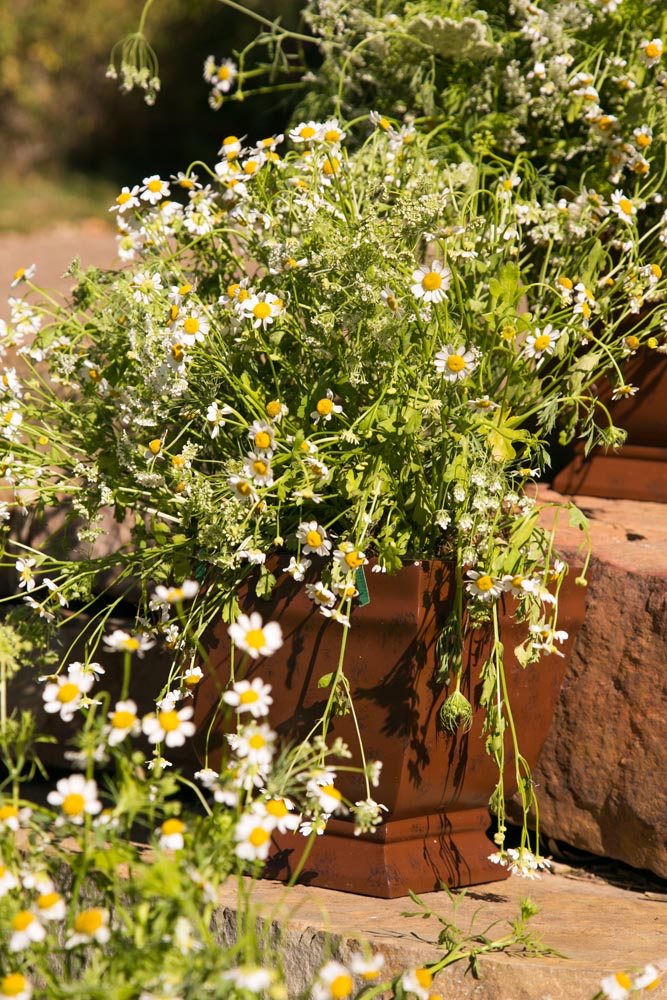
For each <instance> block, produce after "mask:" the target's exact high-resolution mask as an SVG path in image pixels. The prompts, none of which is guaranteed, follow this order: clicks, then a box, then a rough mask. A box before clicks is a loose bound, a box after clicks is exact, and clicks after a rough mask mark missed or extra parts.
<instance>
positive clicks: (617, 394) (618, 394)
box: [611, 382, 639, 401]
mask: <svg viewBox="0 0 667 1000" xmlns="http://www.w3.org/2000/svg"><path fill="white" fill-rule="evenodd" d="M638 392H639V386H636V385H631V384H630V383H629V382H628V383H625V384H624V385H617V386H616V387H615V388H614V390H613V392H612V394H611V398H612V399H613V400H614V401H617V400H619V399H628V398H629V397H630V396H634V395H636V394H637V393H638Z"/></svg>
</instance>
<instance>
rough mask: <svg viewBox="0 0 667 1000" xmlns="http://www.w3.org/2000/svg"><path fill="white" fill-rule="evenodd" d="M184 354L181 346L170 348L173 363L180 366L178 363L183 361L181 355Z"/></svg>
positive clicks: (176, 345) (175, 345)
mask: <svg viewBox="0 0 667 1000" xmlns="http://www.w3.org/2000/svg"><path fill="white" fill-rule="evenodd" d="M184 354H185V351H184V349H183V344H174V345H173V346H172V348H171V356H172V358H173V359H174V361H176V362H178V363H179V364H180V362H181V361H182V360H183V355H184Z"/></svg>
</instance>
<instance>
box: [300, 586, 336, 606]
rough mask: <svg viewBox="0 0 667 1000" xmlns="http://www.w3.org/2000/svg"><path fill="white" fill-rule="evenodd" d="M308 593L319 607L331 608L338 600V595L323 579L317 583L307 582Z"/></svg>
mask: <svg viewBox="0 0 667 1000" xmlns="http://www.w3.org/2000/svg"><path fill="white" fill-rule="evenodd" d="M306 594H307V595H308V597H309V598H310V599H311V601H313V602H314V603H315V604H317V605H318V607H324V608H330V607H331V606H332V605H333V604H335V601H336V595H335V594H334V593H333V591H331V590H329V588H328V587H326V586H325V585H324V584H323V583H322V581H321V580H319V581H318V582H317V583H307V584H306Z"/></svg>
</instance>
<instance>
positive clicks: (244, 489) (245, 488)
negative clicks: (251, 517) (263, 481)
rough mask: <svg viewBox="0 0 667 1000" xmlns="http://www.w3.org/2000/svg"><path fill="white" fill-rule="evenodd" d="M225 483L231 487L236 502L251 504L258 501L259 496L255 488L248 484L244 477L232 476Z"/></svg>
mask: <svg viewBox="0 0 667 1000" xmlns="http://www.w3.org/2000/svg"><path fill="white" fill-rule="evenodd" d="M227 482H228V483H229V485H230V486H231V488H232V490H233V492H234V495H235V496H236V498H237V499H238V500H245V501H247V502H248V503H252V504H255V503H257V502H258V501H259V496H258V494H257V491H256V490H255V487H254V486H253V485H252V483H250V482H248V480H247V479H246V478H245V477H244V476H237V475H232V476H230V477H229V479H228V480H227Z"/></svg>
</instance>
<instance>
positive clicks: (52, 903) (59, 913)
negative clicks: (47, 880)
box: [35, 890, 67, 920]
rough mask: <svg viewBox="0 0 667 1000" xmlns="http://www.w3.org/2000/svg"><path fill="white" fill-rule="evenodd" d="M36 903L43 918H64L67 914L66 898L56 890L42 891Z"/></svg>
mask: <svg viewBox="0 0 667 1000" xmlns="http://www.w3.org/2000/svg"><path fill="white" fill-rule="evenodd" d="M35 905H36V906H37V910H38V912H39V916H40V917H41V919H42V920H64V919H65V917H66V916H67V905H66V903H65V900H64V899H63V897H62V896H61V895H60V893H58V892H55V890H52V891H51V892H42V893H40V895H39V896H38V897H37V899H36V901H35Z"/></svg>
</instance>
